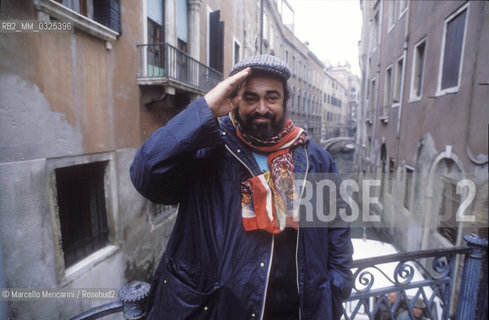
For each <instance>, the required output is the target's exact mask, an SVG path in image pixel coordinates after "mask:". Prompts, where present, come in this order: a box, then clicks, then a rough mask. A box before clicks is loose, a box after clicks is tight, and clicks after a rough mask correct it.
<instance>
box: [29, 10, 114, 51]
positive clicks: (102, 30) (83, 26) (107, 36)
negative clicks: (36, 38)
mask: <svg viewBox="0 0 489 320" xmlns="http://www.w3.org/2000/svg"><path fill="white" fill-rule="evenodd" d="M34 5H35V8H36V9H37V10H39V11H41V12H43V14H38V19H39V20H41V21H50V20H51V18H50V16H53V17H55V18H56V19H60V20H70V21H72V22H73V24H74V26H75V28H77V29H79V30H82V31H84V32H86V33H88V34H91V35H93V36H95V37H97V38H99V39H102V40H104V41H106V42H111V41H115V40H117V37H118V36H120V35H121V33H119V32H117V31H116V30H113V29H111V28H109V27H106V26H104V25H103V24H101V23H99V22H97V21H95V20H93V19H92V18H89V17H87V16H84V15H82V14H80V13H78V12H76V11H74V10H72V9H70V8H68V7H66V6H64V5H63V4H61V3H59V2H57V1H55V0H38V1H35V2H34ZM121 7H122V4H121ZM121 20H122V19H121ZM121 25H122V21H121ZM106 48H107V49H110V48H111V46H110V45H109V44H107V43H106Z"/></svg>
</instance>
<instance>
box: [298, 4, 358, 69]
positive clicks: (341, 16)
mask: <svg viewBox="0 0 489 320" xmlns="http://www.w3.org/2000/svg"><path fill="white" fill-rule="evenodd" d="M288 2H289V3H290V5H291V6H292V7H293V9H294V21H295V25H294V33H295V35H296V36H297V37H298V38H299V39H300V40H301V41H302V42H305V41H308V42H309V49H311V51H312V52H314V54H315V55H316V56H317V57H318V58H319V59H321V60H323V61H324V60H329V61H330V62H331V63H332V64H333V65H337V64H338V62H340V63H341V64H344V63H345V61H348V62H349V63H350V64H351V67H352V72H353V73H355V74H357V75H360V67H359V65H358V41H359V40H360V34H361V26H362V13H361V10H360V0H288Z"/></svg>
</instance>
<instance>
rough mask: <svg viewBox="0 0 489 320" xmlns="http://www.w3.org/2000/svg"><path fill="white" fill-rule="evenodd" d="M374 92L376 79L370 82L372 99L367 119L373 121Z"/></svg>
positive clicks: (369, 103) (369, 100) (370, 99)
mask: <svg viewBox="0 0 489 320" xmlns="http://www.w3.org/2000/svg"><path fill="white" fill-rule="evenodd" d="M374 92H375V79H372V80H371V81H370V97H369V98H368V110H367V118H369V119H373V117H374V108H375V105H374V100H375V99H374V96H375V95H374Z"/></svg>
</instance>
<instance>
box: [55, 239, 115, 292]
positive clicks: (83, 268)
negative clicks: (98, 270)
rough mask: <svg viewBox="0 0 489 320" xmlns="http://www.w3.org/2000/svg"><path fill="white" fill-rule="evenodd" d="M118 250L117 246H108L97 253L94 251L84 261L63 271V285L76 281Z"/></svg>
mask: <svg viewBox="0 0 489 320" xmlns="http://www.w3.org/2000/svg"><path fill="white" fill-rule="evenodd" d="M118 250H119V246H116V245H108V246H106V247H104V248H102V249H100V250H98V251H95V252H94V253H92V254H91V255H89V256H88V257H86V258H85V259H83V260H81V261H79V262H77V263H75V264H74V265H72V266H71V267H69V268H67V269H66V270H65V276H64V279H63V285H65V284H68V283H70V282H73V281H74V280H76V279H78V278H79V277H80V276H82V275H84V274H85V273H87V272H88V271H90V270H91V269H93V268H94V267H95V266H96V265H97V264H99V263H100V262H101V261H103V260H105V259H107V258H109V257H110V256H112V255H113V254H115V253H116V252H117V251H118Z"/></svg>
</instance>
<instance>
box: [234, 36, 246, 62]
mask: <svg viewBox="0 0 489 320" xmlns="http://www.w3.org/2000/svg"><path fill="white" fill-rule="evenodd" d="M236 45H238V47H239V48H238V55H239V58H238V61H235V60H236ZM241 48H242V46H241V42H239V41H238V39H237V38H236V37H235V36H233V56H232V57H233V66H234V65H235V64H236V63H238V62H239V61H240V60H241V59H243V58H242V55H241V53H242V49H241Z"/></svg>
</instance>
